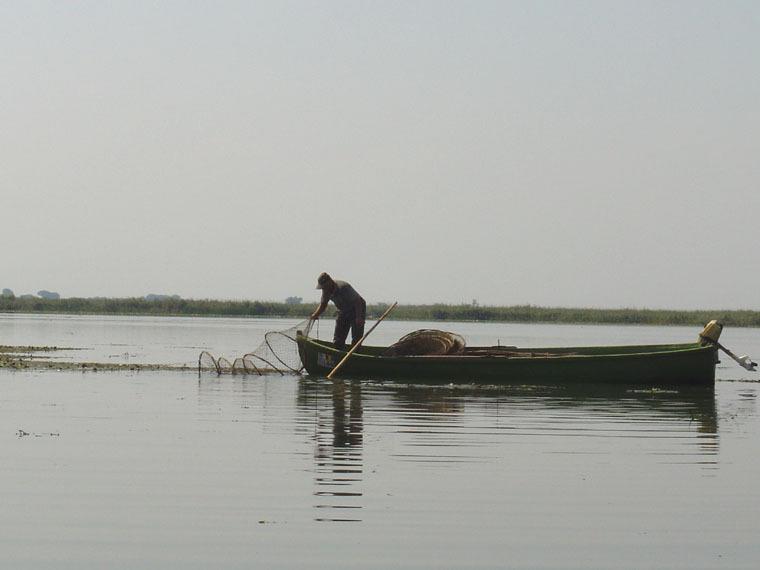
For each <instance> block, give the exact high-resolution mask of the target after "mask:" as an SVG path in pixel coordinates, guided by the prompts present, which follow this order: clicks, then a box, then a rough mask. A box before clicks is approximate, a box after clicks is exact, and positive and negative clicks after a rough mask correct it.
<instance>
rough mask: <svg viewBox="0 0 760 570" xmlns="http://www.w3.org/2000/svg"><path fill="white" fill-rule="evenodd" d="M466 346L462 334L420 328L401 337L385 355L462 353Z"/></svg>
mask: <svg viewBox="0 0 760 570" xmlns="http://www.w3.org/2000/svg"><path fill="white" fill-rule="evenodd" d="M464 347H465V341H464V338H463V337H462V336H461V335H458V334H456V333H452V332H447V331H439V330H436V329H420V330H416V331H414V332H410V333H409V334H408V335H405V336H403V337H401V338H400V339H399V340H398V341H397V342H396V343H394V344H392V345H391V346H389V347H388V348H387V349H386V350H385V351H384V352H383V356H434V355H446V354H461V353H462V352H464Z"/></svg>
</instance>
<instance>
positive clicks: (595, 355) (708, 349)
mask: <svg viewBox="0 0 760 570" xmlns="http://www.w3.org/2000/svg"><path fill="white" fill-rule="evenodd" d="M297 342H298V350H299V354H300V356H301V361H302V362H303V365H304V368H305V369H306V371H307V372H308V373H309V374H310V375H315V376H326V375H327V374H328V373H329V372H330V371H331V370H332V369H333V368H334V367H335V365H336V364H338V362H340V361H341V359H342V358H343V357H344V356H345V354H346V352H345V351H343V350H336V349H335V348H334V347H333V345H332V343H329V342H324V341H317V340H314V339H309V338H307V337H304V336H299V337H298V338H297ZM382 350H383V348H382V347H362V348H360V349H359V350H358V351H356V352H355V353H354V354H352V355H351V357H350V358H349V359H348V360H347V361H346V363H345V364H344V365H343V366H342V367H341V369H340V375H341V376H342V377H363V378H371V379H374V380H397V379H402V380H407V381H412V382H430V381H433V382H441V383H450V382H456V383H470V382H471V383H488V384H554V383H568V382H578V383H589V384H594V383H604V384H643V385H650V386H684V385H712V384H713V383H714V382H715V364H716V362H717V348H716V347H714V346H712V345H711V346H701V345H699V344H697V343H693V344H680V345H648V346H627V347H578V348H564V349H546V348H537V349H520V350H519V352H517V353H516V354H515V353H513V354H511V355H510V356H502V355H497V356H480V355H464V356H460V355H452V356H402V357H383V356H380V353H381V352H382Z"/></svg>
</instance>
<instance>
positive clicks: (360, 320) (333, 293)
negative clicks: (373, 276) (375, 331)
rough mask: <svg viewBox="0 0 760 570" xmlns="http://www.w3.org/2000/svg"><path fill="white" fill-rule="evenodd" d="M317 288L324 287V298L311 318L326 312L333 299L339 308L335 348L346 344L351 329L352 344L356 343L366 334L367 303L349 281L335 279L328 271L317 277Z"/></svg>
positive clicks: (334, 338) (334, 337)
mask: <svg viewBox="0 0 760 570" xmlns="http://www.w3.org/2000/svg"><path fill="white" fill-rule="evenodd" d="M317 289H322V300H321V302H320V303H319V307H317V309H316V310H315V311H314V312H313V313H312V314H311V318H312V319H318V318H319V315H321V314H322V313H324V312H325V309H326V308H327V304H328V303H329V302H330V301H332V302H333V303H335V307H336V308H337V309H338V314H337V316H336V318H335V333H334V334H333V343H334V344H335V348H343V347H344V346H345V344H346V337H347V336H348V330H349V329H351V344H356V343H357V342H358V341H359V339H360V338H361V337H362V336H364V319H365V318H366V316H367V303H365V301H364V299H362V296H361V295H359V293H357V292H356V289H354V288H353V287H351V285H350V284H349V283H346V282H345V281H335V280H333V278H332V277H330V276H329V275H328V274H327V273H322V274H321V275H320V276H319V279H317Z"/></svg>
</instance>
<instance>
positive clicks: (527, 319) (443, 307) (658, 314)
mask: <svg viewBox="0 0 760 570" xmlns="http://www.w3.org/2000/svg"><path fill="white" fill-rule="evenodd" d="M388 306H389V305H388V304H386V303H372V304H369V305H367V318H368V319H376V318H377V317H378V316H379V315H381V314H382V313H383V312H384V311H385V310H386V309H387V308H388ZM315 307H316V303H301V304H288V303H278V302H272V301H217V300H209V299H200V300H199V299H167V300H160V301H147V300H145V299H142V298H134V299H131V298H126V299H105V298H103V299H100V298H87V299H84V298H65V299H54V300H51V299H37V298H35V299H20V298H8V297H4V298H0V313H7V314H30V315H79V316H146V317H208V318H269V319H301V320H305V319H307V318H308V317H309V315H310V314H311V312H312V311H313V310H314V308H315ZM334 315H335V310H334V308H333V307H330V308H329V309H328V310H327V311H325V313H324V317H326V318H330V317H333V316H334ZM712 319H717V320H719V321H721V322H722V323H723V324H724V325H726V326H730V327H743V328H747V327H760V311H754V310H745V309H699V310H669V309H631V308H617V309H597V308H583V307H579V308H578V307H576V308H574V307H538V306H533V305H514V306H479V305H447V304H429V305H412V304H407V305H399V306H398V307H397V308H396V309H395V310H394V311H393V313H391V314H390V315H389V317H388V320H393V321H427V322H484V323H488V322H494V323H526V324H598V325H657V326H704V325H705V324H706V323H707V322H709V321H710V320H712Z"/></svg>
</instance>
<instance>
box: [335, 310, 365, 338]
mask: <svg viewBox="0 0 760 570" xmlns="http://www.w3.org/2000/svg"><path fill="white" fill-rule="evenodd" d="M358 310H360V311H361V314H360V315H357V309H351V310H350V311H338V313H337V315H336V316H335V333H334V334H333V344H335V348H343V347H344V346H345V344H346V337H347V336H348V331H349V329H350V330H351V344H352V345H353V344H356V343H357V342H358V341H359V339H360V338H361V337H363V336H364V319H365V318H366V316H367V304H366V303H365V302H364V301H362V303H361V308H360V309H358ZM357 316H360V317H361V322H362V324H361V326H358V325H357V324H356V318H357Z"/></svg>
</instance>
